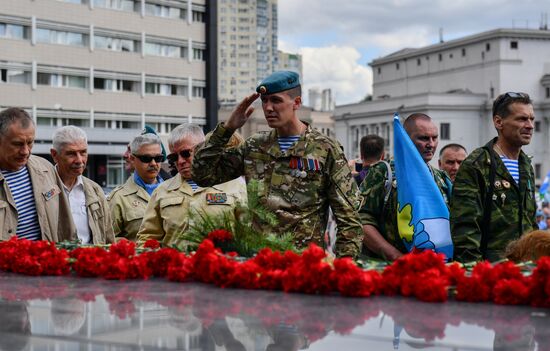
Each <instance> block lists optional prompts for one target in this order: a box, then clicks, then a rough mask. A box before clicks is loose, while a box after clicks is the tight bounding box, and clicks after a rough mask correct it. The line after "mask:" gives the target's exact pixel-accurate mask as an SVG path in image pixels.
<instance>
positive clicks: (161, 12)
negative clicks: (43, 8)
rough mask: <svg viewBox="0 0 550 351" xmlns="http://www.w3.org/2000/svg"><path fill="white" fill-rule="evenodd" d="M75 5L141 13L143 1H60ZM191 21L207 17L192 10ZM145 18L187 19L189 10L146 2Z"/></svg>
mask: <svg viewBox="0 0 550 351" xmlns="http://www.w3.org/2000/svg"><path fill="white" fill-rule="evenodd" d="M58 1H62V2H69V3H73V4H83V5H84V4H91V5H92V7H99V8H104V9H110V10H118V11H126V12H141V1H139V0H58ZM191 11H192V12H191V19H192V21H193V22H202V23H204V22H205V15H204V12H202V11H197V10H191ZM144 15H145V16H155V17H164V18H172V19H183V20H185V19H186V18H187V10H186V9H183V8H179V7H173V6H166V5H159V4H153V3H148V2H147V1H146V2H145V7H144Z"/></svg>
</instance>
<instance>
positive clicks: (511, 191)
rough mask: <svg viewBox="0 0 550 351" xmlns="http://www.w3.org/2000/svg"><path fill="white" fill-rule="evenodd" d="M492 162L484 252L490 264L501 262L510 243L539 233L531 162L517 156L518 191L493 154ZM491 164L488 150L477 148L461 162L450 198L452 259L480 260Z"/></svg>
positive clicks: (500, 162) (491, 142)
mask: <svg viewBox="0 0 550 351" xmlns="http://www.w3.org/2000/svg"><path fill="white" fill-rule="evenodd" d="M495 141H496V139H493V140H492V141H490V142H489V143H487V145H486V147H489V148H490V150H492V149H493V145H494V142H495ZM495 161H496V165H495V166H496V169H495V170H496V173H495V182H494V184H493V186H494V192H493V196H492V201H491V202H492V210H491V224H490V233H489V234H488V235H489V238H488V241H487V252H486V258H487V259H489V260H490V261H495V260H498V259H501V258H502V257H501V256H502V253H503V251H504V249H505V248H506V245H507V244H508V243H509V242H510V241H512V240H515V239H517V238H518V237H519V236H520V235H521V234H523V233H525V232H529V231H531V230H534V229H538V226H537V223H536V220H535V212H536V204H535V197H534V191H535V179H534V178H535V177H534V173H533V167H532V166H531V161H530V160H529V158H528V157H527V155H525V153H523V151H522V152H521V153H520V156H519V173H520V176H519V178H520V182H519V183H520V184H519V187H518V185H517V184H516V182H515V181H514V179H513V178H512V176H511V175H510V173H509V172H508V170H507V169H506V166H505V165H504V163H503V162H502V160H501V159H500V157H499V156H498V155H497V154H496V153H495ZM490 164H491V162H490V156H489V153H488V152H487V150H486V149H484V148H478V149H476V150H474V151H473V152H472V153H471V154H470V155H469V156H468V157H467V158H466V159H465V160H464V162H463V163H462V165H461V166H460V169H459V170H458V173H457V175H456V179H455V183H454V190H453V195H452V198H451V233H452V236H453V242H454V246H455V259H456V260H458V261H462V262H467V261H474V260H480V259H482V252H481V250H480V244H481V236H482V221H483V214H484V211H485V210H486V209H485V208H484V204H485V195H486V194H487V191H488V188H489V170H490ZM484 235H485V233H484Z"/></svg>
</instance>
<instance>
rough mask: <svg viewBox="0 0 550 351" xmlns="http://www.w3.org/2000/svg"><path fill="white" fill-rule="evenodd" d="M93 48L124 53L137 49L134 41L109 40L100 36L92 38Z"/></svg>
mask: <svg viewBox="0 0 550 351" xmlns="http://www.w3.org/2000/svg"><path fill="white" fill-rule="evenodd" d="M94 46H95V47H96V48H98V49H105V50H113V51H125V52H134V51H136V49H137V48H136V46H137V45H135V41H134V40H130V39H119V38H110V37H104V36H101V35H96V36H94Z"/></svg>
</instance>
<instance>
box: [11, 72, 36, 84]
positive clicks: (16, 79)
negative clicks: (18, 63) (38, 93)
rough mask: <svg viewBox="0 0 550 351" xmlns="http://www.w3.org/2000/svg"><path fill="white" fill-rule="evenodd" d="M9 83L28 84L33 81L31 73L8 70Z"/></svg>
mask: <svg viewBox="0 0 550 351" xmlns="http://www.w3.org/2000/svg"><path fill="white" fill-rule="evenodd" d="M7 78H8V83H19V84H28V83H30V81H31V72H25V71H23V70H8V72H7Z"/></svg>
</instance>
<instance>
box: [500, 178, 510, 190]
mask: <svg viewBox="0 0 550 351" xmlns="http://www.w3.org/2000/svg"><path fill="white" fill-rule="evenodd" d="M502 185H503V186H504V187H505V188H506V189H509V188H510V182H509V181H507V180H503V181H502Z"/></svg>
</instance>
